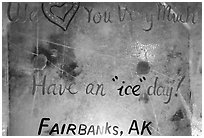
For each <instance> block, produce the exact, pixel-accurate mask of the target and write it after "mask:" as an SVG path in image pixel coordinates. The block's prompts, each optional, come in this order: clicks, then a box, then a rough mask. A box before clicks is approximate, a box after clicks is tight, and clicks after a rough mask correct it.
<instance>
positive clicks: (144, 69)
mask: <svg viewBox="0 0 204 138" xmlns="http://www.w3.org/2000/svg"><path fill="white" fill-rule="evenodd" d="M136 70H137V74H139V75H140V74H148V73H149V71H150V66H149V63H148V62H146V61H140V62H139V63H138V64H137V69H136Z"/></svg>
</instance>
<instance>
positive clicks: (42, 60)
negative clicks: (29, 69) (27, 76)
mask: <svg viewBox="0 0 204 138" xmlns="http://www.w3.org/2000/svg"><path fill="white" fill-rule="evenodd" d="M33 64H34V68H35V69H38V70H43V69H44V68H45V67H46V64H47V57H46V56H44V55H43V54H39V55H37V56H36V57H35V58H34V60H33Z"/></svg>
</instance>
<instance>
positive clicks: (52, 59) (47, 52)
mask: <svg viewBox="0 0 204 138" xmlns="http://www.w3.org/2000/svg"><path fill="white" fill-rule="evenodd" d="M33 53H35V54H37V48H35V50H34V51H33ZM38 54H39V55H43V56H45V57H46V58H47V62H46V67H53V66H52V64H56V63H57V58H56V57H54V56H52V55H53V52H52V51H51V50H49V49H47V48H45V47H43V46H42V45H39V47H38ZM39 55H38V56H39ZM36 57H37V55H34V56H33V57H32V58H31V61H32V62H33V64H34V65H35V64H36V63H35V59H36ZM44 62H45V61H44ZM42 64H43V63H42ZM34 67H35V66H34Z"/></svg>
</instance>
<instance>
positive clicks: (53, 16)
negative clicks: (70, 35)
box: [42, 2, 80, 31]
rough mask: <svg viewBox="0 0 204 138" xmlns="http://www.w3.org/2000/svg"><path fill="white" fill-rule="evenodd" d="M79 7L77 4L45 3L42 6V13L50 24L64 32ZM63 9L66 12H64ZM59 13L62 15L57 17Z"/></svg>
mask: <svg viewBox="0 0 204 138" xmlns="http://www.w3.org/2000/svg"><path fill="white" fill-rule="evenodd" d="M79 5H80V3H79V2H72V3H67V2H65V3H61V2H49V3H48V2H45V3H43V4H42V11H43V13H44V15H45V17H46V18H47V19H48V20H49V21H50V22H52V23H54V24H55V25H57V26H59V27H60V28H61V29H62V30H64V31H66V30H67V28H68V26H69V24H70V23H71V21H72V19H73V18H74V16H75V15H76V13H77V11H78V10H79ZM64 9H65V10H66V12H64ZM59 13H63V15H62V16H59Z"/></svg>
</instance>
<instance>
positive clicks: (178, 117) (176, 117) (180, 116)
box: [170, 109, 184, 121]
mask: <svg viewBox="0 0 204 138" xmlns="http://www.w3.org/2000/svg"><path fill="white" fill-rule="evenodd" d="M183 118H184V115H183V111H182V110H181V109H179V110H178V111H176V113H175V114H174V115H173V116H172V118H171V119H170V120H171V121H180V120H181V119H183Z"/></svg>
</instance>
